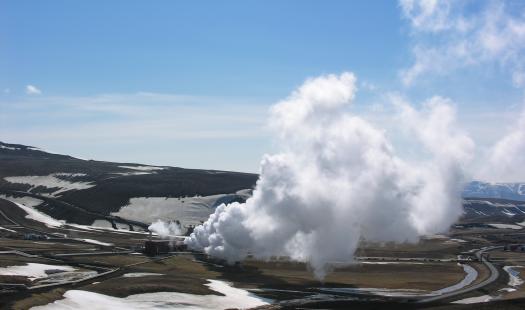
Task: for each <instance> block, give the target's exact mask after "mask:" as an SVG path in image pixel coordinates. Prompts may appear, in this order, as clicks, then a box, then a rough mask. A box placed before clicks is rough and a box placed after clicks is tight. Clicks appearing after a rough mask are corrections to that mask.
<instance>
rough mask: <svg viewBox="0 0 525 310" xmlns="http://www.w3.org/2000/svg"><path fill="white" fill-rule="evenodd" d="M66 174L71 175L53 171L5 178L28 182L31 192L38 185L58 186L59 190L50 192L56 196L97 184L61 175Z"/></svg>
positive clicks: (15, 182) (18, 182)
mask: <svg viewBox="0 0 525 310" xmlns="http://www.w3.org/2000/svg"><path fill="white" fill-rule="evenodd" d="M65 175H68V176H69V175H70V174H68V173H64V172H59V173H53V174H50V175H41V176H14V177H5V178H4V180H6V181H7V182H9V183H14V184H27V185H31V188H30V189H29V190H28V191H29V192H31V191H32V190H34V189H35V188H37V187H45V188H49V189H54V188H58V190H56V191H54V192H53V193H51V194H50V196H52V197H56V196H58V195H60V194H62V193H63V192H67V191H70V190H83V189H88V188H91V187H94V186H95V184H93V183H91V182H72V181H69V180H64V179H61V178H59V177H65Z"/></svg>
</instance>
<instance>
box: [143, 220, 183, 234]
mask: <svg viewBox="0 0 525 310" xmlns="http://www.w3.org/2000/svg"><path fill="white" fill-rule="evenodd" d="M148 230H149V231H151V232H154V233H156V234H157V235H159V236H161V237H163V238H167V237H175V236H180V235H181V234H182V229H181V225H180V223H178V222H174V221H169V222H165V221H162V220H157V221H156V222H154V223H152V224H151V225H150V226H149V227H148Z"/></svg>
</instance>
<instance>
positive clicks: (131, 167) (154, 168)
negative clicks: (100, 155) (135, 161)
mask: <svg viewBox="0 0 525 310" xmlns="http://www.w3.org/2000/svg"><path fill="white" fill-rule="evenodd" d="M118 167H119V168H124V169H132V170H138V171H155V170H164V169H166V168H165V167H155V166H118Z"/></svg>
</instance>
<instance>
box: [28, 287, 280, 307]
mask: <svg viewBox="0 0 525 310" xmlns="http://www.w3.org/2000/svg"><path fill="white" fill-rule="evenodd" d="M208 281H209V283H208V284H206V286H208V287H209V288H210V289H211V290H213V291H215V292H218V293H221V294H222V295H224V296H218V295H195V294H186V293H175V292H158V293H146V294H137V295H131V296H128V297H124V298H119V297H112V296H108V295H104V294H98V293H93V292H88V291H81V290H69V291H67V292H66V293H65V294H64V299H61V300H57V301H55V302H53V303H50V304H47V305H45V306H38V307H33V308H31V309H34V310H45V309H53V310H61V309H63V310H66V309H77V310H92V309H93V305H96V306H97V307H98V309H129V310H138V309H155V308H157V309H160V308H162V309H164V308H170V309H230V308H239V309H247V308H253V307H258V306H263V305H267V304H269V303H270V300H267V299H263V298H260V297H257V296H256V295H254V294H253V293H250V292H248V291H246V290H243V289H238V288H235V287H232V286H231V285H230V284H229V283H226V282H223V281H219V280H208Z"/></svg>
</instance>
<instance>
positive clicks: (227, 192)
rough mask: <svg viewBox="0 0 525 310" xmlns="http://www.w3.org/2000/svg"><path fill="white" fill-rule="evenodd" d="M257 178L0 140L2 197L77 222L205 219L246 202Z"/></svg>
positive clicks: (247, 174)
mask: <svg viewBox="0 0 525 310" xmlns="http://www.w3.org/2000/svg"><path fill="white" fill-rule="evenodd" d="M257 178H258V176H257V175H256V174H251V173H240V172H230V171H218V170H199V169H184V168H178V167H168V166H151V165H141V164H136V163H115V162H105V161H95V160H83V159H78V158H74V157H71V156H67V155H59V154H52V153H48V152H45V151H43V150H40V149H38V148H35V147H31V146H26V145H20V144H8V143H3V142H0V198H4V199H6V198H9V199H26V200H27V199H31V201H32V202H35V201H36V203H35V205H34V207H35V208H36V209H38V210H40V211H41V212H44V213H47V214H48V215H51V216H52V217H53V218H56V219H60V220H67V221H70V222H73V223H78V224H87V225H89V224H92V223H93V222H94V221H96V220H101V219H102V220H104V219H106V220H107V217H108V216H117V217H120V216H124V215H126V216H129V219H132V220H135V221H141V222H145V223H147V222H148V221H151V220H154V219H155V218H163V217H164V216H166V215H167V214H169V215H171V216H172V219H173V218H175V219H179V218H183V217H185V216H186V217H187V218H191V219H193V221H195V220H196V219H201V218H203V217H204V219H205V218H207V215H209V213H212V212H213V208H214V207H215V206H216V204H217V203H222V202H226V203H230V202H234V201H240V202H242V201H245V200H246V199H247V197H249V195H250V190H251V189H252V188H253V187H254V186H255V182H256V181H257ZM24 197H25V198H24ZM28 197H29V198H28ZM150 198H152V199H150ZM35 199H36V200H35ZM126 206H128V208H127V209H126V210H125V212H123V213H120V211H121V209H123V208H124V207H126ZM113 224H114V223H113Z"/></svg>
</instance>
